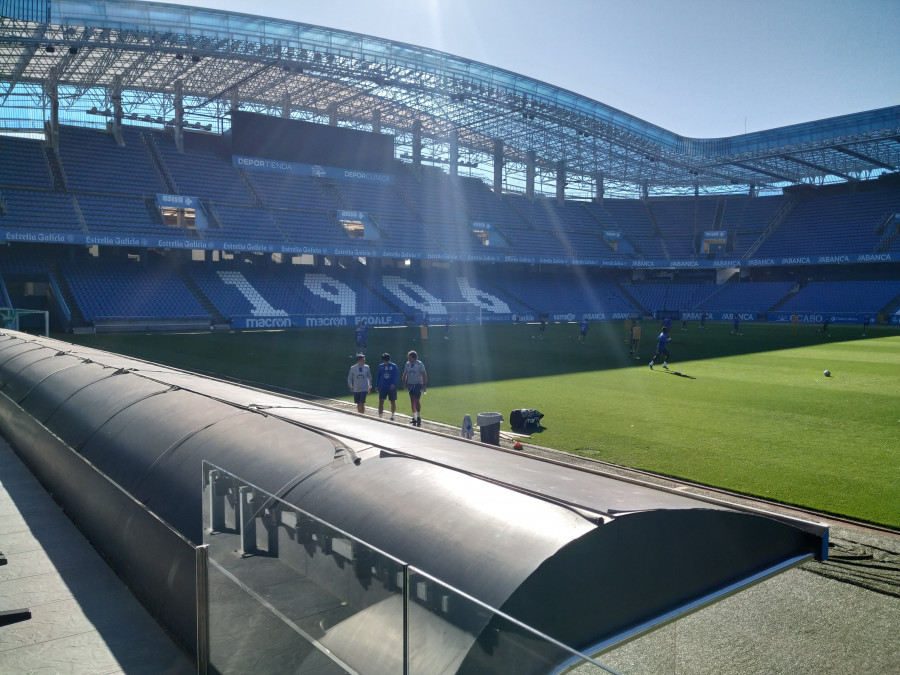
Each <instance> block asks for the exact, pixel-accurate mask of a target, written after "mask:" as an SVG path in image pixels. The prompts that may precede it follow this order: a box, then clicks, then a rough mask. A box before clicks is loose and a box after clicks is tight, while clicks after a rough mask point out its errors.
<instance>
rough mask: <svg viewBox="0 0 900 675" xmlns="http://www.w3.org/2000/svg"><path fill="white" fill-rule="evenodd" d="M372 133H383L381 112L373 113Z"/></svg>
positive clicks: (375, 111) (374, 111)
mask: <svg viewBox="0 0 900 675" xmlns="http://www.w3.org/2000/svg"><path fill="white" fill-rule="evenodd" d="M372 133H373V134H380V133H381V111H380V110H373V111H372Z"/></svg>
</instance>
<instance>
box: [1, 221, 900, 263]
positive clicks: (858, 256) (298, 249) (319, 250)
mask: <svg viewBox="0 0 900 675" xmlns="http://www.w3.org/2000/svg"><path fill="white" fill-rule="evenodd" d="M228 236H229V233H227V232H221V231H218V232H217V231H216V230H215V229H210V230H207V231H206V234H205V236H204V237H203V238H202V239H191V238H187V237H184V236H182V233H181V232H177V233H176V232H173V233H172V236H166V237H160V236H156V235H154V236H127V235H114V234H106V233H104V234H98V235H94V234H84V233H83V232H81V231H78V232H72V231H64V232H54V231H49V230H48V231H40V230H34V229H27V230H26V229H21V230H20V229H16V228H6V229H2V230H0V242H14V241H18V242H29V243H35V244H85V245H88V246H94V245H96V246H132V247H139V248H171V249H197V250H206V251H235V252H238V251H246V252H253V253H289V254H293V255H300V254H308V255H334V256H352V257H370V258H394V259H401V260H405V259H410V260H446V261H451V262H492V263H522V264H527V265H565V266H570V267H571V266H579V267H616V268H629V269H660V270H672V269H676V270H677V269H721V268H740V267H796V266H806V265H840V264H860V263H881V262H900V253H896V252H895V253H851V254H846V255H810V256H790V257H772V258H750V259H747V260H740V259H728V260H718V259H716V260H707V259H698V260H692V259H685V260H657V259H653V260H633V259H630V258H570V257H566V256H555V257H548V256H541V255H518V254H507V253H503V252H500V251H497V252H488V251H485V252H484V253H482V252H477V253H473V252H463V253H453V252H439V253H435V252H433V251H423V250H414V249H405V248H404V249H392V248H390V247H389V245H381V244H378V245H374V244H372V245H366V244H362V245H361V244H360V242H362V241H365V240H361V239H356V240H352V239H349V238H348V240H347V244H346V245H344V246H336V245H333V244H328V245H307V246H298V245H289V244H285V243H283V242H273V241H262V240H260V241H248V240H232V239H229V238H228ZM484 248H486V249H489V248H490V247H487V246H486V247H484Z"/></svg>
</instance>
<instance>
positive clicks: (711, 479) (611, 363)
mask: <svg viewBox="0 0 900 675" xmlns="http://www.w3.org/2000/svg"><path fill="white" fill-rule="evenodd" d="M730 330H731V325H730V324H727V325H726V324H721V323H710V324H709V325H708V328H707V329H706V330H700V329H699V328H698V327H697V325H696V323H692V324H691V325H690V326H689V329H688V330H687V331H681V330H680V324H678V323H676V324H675V325H674V326H673V330H672V338H673V340H672V342H671V343H670V351H671V354H672V363H671V365H670V371H669V372H666V371H664V370H662V369H661V368H657V369H656V370H654V371H650V369H649V368H648V365H647V364H648V362H649V359H650V356H651V355H652V353H653V351H654V350H655V338H656V335H657V334H658V333H659V328H658V325H657V324H656V323H655V322H653V323H646V324H645V326H644V339H643V344H642V346H641V352H640V353H641V358H640V359H639V360H635V359H631V358H629V356H628V348H627V345H626V342H625V339H624V337H625V334H624V328H623V325H622V324H621V323H594V324H593V325H592V326H591V329H590V331H589V333H588V337H587V341H586V343H585V344H584V345H581V344H578V342H577V337H578V330H577V326H576V325H574V324H553V325H550V326H548V328H547V331H546V335H545V339H544V340H538V339H536V337H537V336H538V331H537V327H536V326H534V325H520V326H512V325H486V326H483V327H480V326H453V327H452V328H451V330H450V333H449V337H450V339H449V340H445V339H444V335H445V333H444V328H443V326H432V328H431V330H430V335H429V339H428V340H427V341H424V342H423V341H422V339H421V337H420V334H419V329H418V328H393V329H373V330H372V331H371V332H370V335H369V349H368V350H367V351H368V354H369V363H370V365H371V366H372V368H373V372H374V370H375V368H376V367H377V364H378V362H379V356H380V354H381V352H382V351H385V350H387V351H389V352H391V354H392V356H393V359H394V361H395V362H396V363H397V364H398V365H399V366H400V367H401V368H402V366H403V364H404V363H405V361H406V358H405V355H406V352H407V351H408V350H409V349H411V348H412V349H417V350H418V352H419V355H420V358H421V359H422V361H423V362H424V363H425V365H426V367H427V369H428V375H429V388H428V394H427V395H426V396H425V397H424V398H423V399H422V412H423V416H424V417H425V418H426V419H433V420H437V421H440V422H445V423H448V424H454V425H459V424H460V423H461V421H462V417H463V415H465V414H466V413H468V414H471V415H473V419H474V416H475V414H476V413H478V412H484V411H496V412H500V413H502V414H503V417H504V420H506V421H505V422H504V424H503V428H506V429H508V428H509V423H508V419H509V413H510V411H511V410H512V409H514V408H537V409H539V410H540V411H541V412H543V413H544V414H545V415H546V417H545V418H544V420H543V422H544V428H543V429H542V430H541V431H540V432H539V433H536V434H534V435H533V436H532V442H533V443H536V444H538V445H544V446H547V447H553V448H557V449H559V450H564V451H567V452H573V453H577V454H581V455H585V456H588V457H594V458H597V459H602V460H605V461H609V462H613V463H615V464H621V465H625V466H630V467H635V468H641V469H647V470H650V471H654V472H658V473H662V474H667V475H671V476H677V477H681V478H686V479H689V480H693V481H698V482H701V483H705V484H709V485H715V486H718V487H723V488H726V489H730V490H735V491H738V492H742V493H745V494H752V495H758V496H761V497H765V498H768V499H774V500H778V501H782V502H785V503H790V504H797V505H800V506H804V507H809V508H813V509H817V510H821V511H825V512H830V513H834V514H840V515H845V516H849V517H852V518H858V519H862V520H867V521H870V522H874V523H879V524H883V525H887V526H890V527H895V528H900V493H898V491H897V484H898V478H900V441H898V438H900V334H898V333H897V332H896V330H891V329H886V328H880V327H874V328H873V327H870V329H869V334H868V337H867V338H862V336H861V329H860V327H856V326H834V327H832V328H831V335H832V337H831V338H830V339H828V338H825V337H823V336H822V335H820V334H818V333H817V332H816V328H815V327H813V326H800V327H798V328H793V327H791V326H785V325H767V324H756V323H754V324H744V325H743V326H742V327H741V332H742V335H731V334H730ZM61 339H64V340H67V341H77V342H80V343H83V344H86V345H89V346H93V347H97V348H99V349H106V350H110V351H116V352H122V353H127V354H130V355H133V356H136V357H139V358H145V359H148V360H151V361H155V362H160V363H166V364H169V365H173V366H178V367H182V368H186V369H191V370H199V371H206V372H212V373H218V374H222V375H226V376H229V377H236V378H241V379H244V380H250V381H252V382H255V383H260V384H263V385H272V386H276V387H286V388H289V389H293V390H297V391H303V392H308V393H312V394H318V395H322V396H329V397H337V398H343V399H345V400H348V399H349V396H348V392H347V389H346V376H347V372H348V370H349V368H350V366H351V365H352V364H353V362H354V361H353V354H354V352H355V344H354V339H353V331H352V328H343V329H309V330H294V331H286V332H268V333H206V334H194V335H179V334H165V335H157V334H154V335H145V334H123V335H99V336H70V335H66V336H61ZM826 368H827V369H829V370H831V372H832V377H830V378H825V377H824V376H823V370H825V369H826ZM369 404H370V405H372V406H374V405H377V397H375V396H372V397H370V399H369ZM398 411H400V412H408V411H409V400H408V398H407V397H406V396H405V395H404V394H403V393H401V395H400V396H399V398H398Z"/></svg>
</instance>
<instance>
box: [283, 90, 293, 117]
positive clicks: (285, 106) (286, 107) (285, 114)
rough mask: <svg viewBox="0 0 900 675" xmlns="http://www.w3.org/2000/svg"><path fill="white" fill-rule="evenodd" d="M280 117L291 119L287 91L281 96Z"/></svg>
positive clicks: (289, 100) (289, 94) (289, 96)
mask: <svg viewBox="0 0 900 675" xmlns="http://www.w3.org/2000/svg"><path fill="white" fill-rule="evenodd" d="M281 119H283V120H289V119H291V93H290V92H288V91H286V92H284V95H283V96H282V97H281Z"/></svg>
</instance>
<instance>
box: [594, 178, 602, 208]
mask: <svg viewBox="0 0 900 675" xmlns="http://www.w3.org/2000/svg"><path fill="white" fill-rule="evenodd" d="M603 190H604V187H603V172H602V171H598V172H597V173H595V174H594V202H595V203H597V204H602V203H603Z"/></svg>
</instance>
